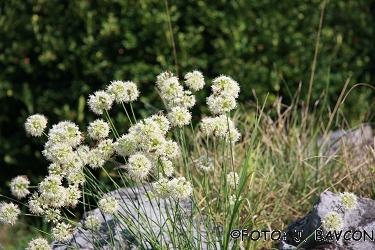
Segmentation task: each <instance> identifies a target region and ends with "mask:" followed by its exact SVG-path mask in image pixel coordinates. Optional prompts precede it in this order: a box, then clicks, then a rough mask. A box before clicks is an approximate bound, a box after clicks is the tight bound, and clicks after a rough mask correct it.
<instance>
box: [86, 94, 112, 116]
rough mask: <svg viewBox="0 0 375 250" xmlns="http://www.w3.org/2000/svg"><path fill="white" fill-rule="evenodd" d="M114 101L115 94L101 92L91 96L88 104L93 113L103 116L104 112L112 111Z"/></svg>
mask: <svg viewBox="0 0 375 250" xmlns="http://www.w3.org/2000/svg"><path fill="white" fill-rule="evenodd" d="M114 99H115V96H114V95H113V94H109V93H107V92H105V91H103V90H100V91H96V92H94V94H93V95H90V96H89V100H88V101H87V103H88V106H89V108H90V109H91V111H92V112H94V113H95V114H97V115H101V114H103V111H104V110H110V109H111V108H112V104H113V101H114Z"/></svg>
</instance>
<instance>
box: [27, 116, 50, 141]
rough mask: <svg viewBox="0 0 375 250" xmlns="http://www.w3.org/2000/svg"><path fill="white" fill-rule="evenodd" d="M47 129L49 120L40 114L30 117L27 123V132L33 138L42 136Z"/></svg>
mask: <svg viewBox="0 0 375 250" xmlns="http://www.w3.org/2000/svg"><path fill="white" fill-rule="evenodd" d="M46 127H47V118H46V117H45V116H44V115H40V114H35V115H32V116H29V117H28V118H27V120H26V122H25V129H26V132H27V133H29V134H30V135H32V136H41V135H42V134H43V131H44V129H45V128H46Z"/></svg>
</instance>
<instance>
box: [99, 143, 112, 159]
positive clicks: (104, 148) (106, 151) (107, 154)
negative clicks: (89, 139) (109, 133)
mask: <svg viewBox="0 0 375 250" xmlns="http://www.w3.org/2000/svg"><path fill="white" fill-rule="evenodd" d="M97 149H98V150H99V151H100V153H101V155H102V157H103V159H104V160H108V159H109V158H111V156H112V155H113V154H114V153H115V148H114V146H113V141H112V139H106V140H102V141H100V142H99V144H98V146H97Z"/></svg>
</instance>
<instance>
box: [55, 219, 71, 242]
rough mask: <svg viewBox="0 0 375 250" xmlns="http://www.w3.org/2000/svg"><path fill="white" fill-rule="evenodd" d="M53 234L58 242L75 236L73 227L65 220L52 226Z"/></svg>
mask: <svg viewBox="0 0 375 250" xmlns="http://www.w3.org/2000/svg"><path fill="white" fill-rule="evenodd" d="M51 236H52V238H53V239H54V240H55V241H57V242H67V241H69V240H71V239H72V238H73V228H72V226H71V225H69V224H67V223H65V222H60V223H58V224H57V225H56V226H55V227H54V228H52V230H51Z"/></svg>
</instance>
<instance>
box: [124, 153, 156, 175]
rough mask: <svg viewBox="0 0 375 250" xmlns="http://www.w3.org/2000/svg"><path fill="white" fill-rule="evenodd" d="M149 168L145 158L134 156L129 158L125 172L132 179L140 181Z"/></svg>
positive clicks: (149, 163) (138, 155)
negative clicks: (126, 171)
mask: <svg viewBox="0 0 375 250" xmlns="http://www.w3.org/2000/svg"><path fill="white" fill-rule="evenodd" d="M151 167H152V165H151V162H150V160H149V159H147V157H146V156H144V155H142V154H134V155H131V156H130V157H129V160H128V165H127V170H128V172H129V174H130V176H131V178H132V179H134V180H142V179H144V178H145V177H146V176H147V175H148V173H149V172H150V169H151Z"/></svg>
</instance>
